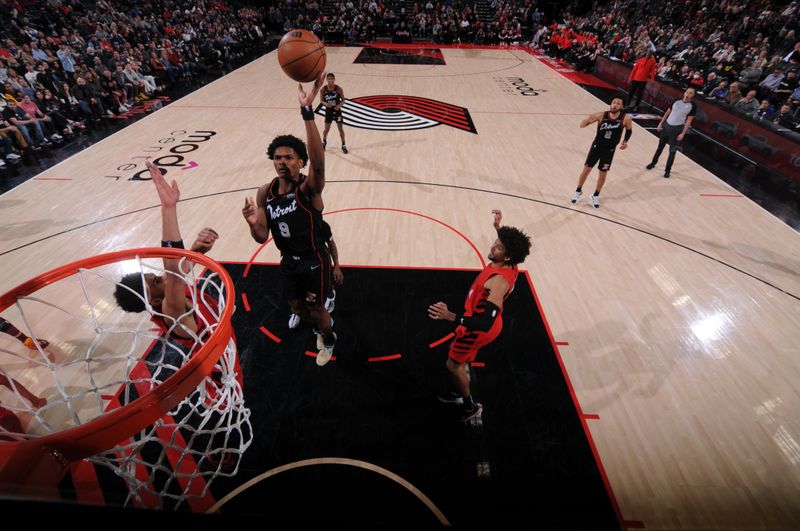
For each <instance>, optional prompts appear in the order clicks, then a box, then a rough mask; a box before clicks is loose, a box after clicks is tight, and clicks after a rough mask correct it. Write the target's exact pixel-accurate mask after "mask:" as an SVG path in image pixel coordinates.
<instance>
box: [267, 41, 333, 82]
mask: <svg viewBox="0 0 800 531" xmlns="http://www.w3.org/2000/svg"><path fill="white" fill-rule="evenodd" d="M326 62H327V56H326V55H325V45H324V44H322V41H320V40H319V39H318V38H317V36H316V35H314V34H313V33H311V32H310V31H307V30H304V29H293V30H292V31H290V32H289V33H287V34H286V35H284V36H283V38H282V39H281V42H280V44H278V63H280V65H281V68H283V71H284V72H286V75H287V76H289V77H290V78H292V79H294V80H295V81H299V82H301V83H307V82H309V81H314V80H315V79H316V78H317V76H318V75H319V73H320V72H322V71H323V70H325V63H326Z"/></svg>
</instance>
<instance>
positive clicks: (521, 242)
mask: <svg viewBox="0 0 800 531" xmlns="http://www.w3.org/2000/svg"><path fill="white" fill-rule="evenodd" d="M497 237H498V238H500V242H501V243H502V244H503V247H505V248H506V254H507V255H508V258H509V262H511V264H521V263H522V262H524V261H525V257H527V256H528V255H529V254H530V252H531V238H530V236H528V235H527V234H525V233H524V232H522V231H521V230H519V229H517V228H515V227H500V228H499V229H497Z"/></svg>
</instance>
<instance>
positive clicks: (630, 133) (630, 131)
mask: <svg viewBox="0 0 800 531" xmlns="http://www.w3.org/2000/svg"><path fill="white" fill-rule="evenodd" d="M631 136H633V129H625V140H623V142H625V143H626V144H627V143H628V140H630V139H631Z"/></svg>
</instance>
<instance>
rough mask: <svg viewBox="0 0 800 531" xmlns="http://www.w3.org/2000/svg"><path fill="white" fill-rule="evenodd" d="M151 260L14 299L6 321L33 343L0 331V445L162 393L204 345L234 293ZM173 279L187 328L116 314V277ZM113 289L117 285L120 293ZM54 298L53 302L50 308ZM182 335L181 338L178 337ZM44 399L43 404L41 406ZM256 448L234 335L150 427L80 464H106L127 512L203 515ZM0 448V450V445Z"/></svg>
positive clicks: (149, 311) (95, 271) (190, 269)
mask: <svg viewBox="0 0 800 531" xmlns="http://www.w3.org/2000/svg"><path fill="white" fill-rule="evenodd" d="M161 265H162V264H161V260H159V259H141V258H139V257H138V256H136V257H135V258H134V259H132V260H128V261H125V262H117V263H113V264H108V265H105V266H100V267H96V268H92V269H79V270H78V271H77V273H76V274H74V275H72V276H70V277H67V278H65V279H63V280H61V281H59V282H56V283H54V284H51V285H48V286H46V287H44V288H42V289H40V290H38V291H36V292H35V293H32V294H31V295H29V296H25V297H20V298H19V299H17V301H16V303H15V304H14V305H13V306H11V307H9V308H8V309H6V311H4V312H3V313H2V317H3V318H4V319H6V320H7V321H8V322H10V323H14V325H15V326H16V327H17V328H18V329H19V330H20V331H21V332H22V333H24V334H25V335H27V336H29V337H31V338H39V339H46V340H48V341H49V342H50V344H49V345H48V346H46V347H45V348H42V344H41V343H36V342H30V341H29V342H28V345H27V346H26V345H24V344H22V343H20V342H19V341H17V340H15V339H14V338H13V337H11V336H10V335H7V334H6V335H0V383H3V379H5V382H6V385H4V386H0V441H14V440H23V439H30V438H37V437H42V436H46V435H48V434H51V433H57V432H60V431H63V430H65V429H68V428H71V427H74V426H79V425H82V424H86V423H88V422H91V421H93V420H95V419H97V418H99V417H101V416H103V415H105V414H107V413H109V412H111V411H114V410H116V409H118V408H121V407H124V406H125V405H126V404H130V403H131V402H133V401H134V400H135V399H137V398H139V397H141V396H144V395H146V394H148V393H150V392H151V391H153V390H155V389H156V388H158V387H159V386H160V385H161V384H162V383H163V382H164V381H166V380H167V379H168V378H169V377H170V376H172V374H174V373H175V372H176V371H177V370H179V369H180V368H181V367H182V366H183V365H184V364H185V363H187V362H188V361H189V360H190V359H191V358H192V356H193V355H195V353H197V351H198V350H200V348H201V347H202V346H203V345H204V344H205V343H206V342H207V341H208V340H209V338H211V337H212V335H213V334H214V333H215V332H216V330H217V328H218V327H219V325H220V318H221V316H222V314H223V310H224V308H225V305H226V304H227V303H231V304H232V302H231V301H230V300H229V299H230V298H231V297H232V294H230V293H225V289H224V286H223V283H222V282H221V279H220V278H219V274H218V273H217V272H214V271H205V270H204V271H203V272H202V273H201V274H199V275H196V274H195V271H194V269H195V268H196V266H195V265H194V264H193V263H191V262H189V261H188V259H187V258H186V257H184V258H182V259H181V270H183V271H186V274H185V275H180V274H176V273H173V272H169V271H166V270H165V269H164V268H163V267H161ZM126 273H127V274H130V273H132V274H134V275H136V276H137V277H139V278H141V279H142V281H144V277H145V276H146V275H151V274H152V275H156V276H161V275H174V276H175V277H177V278H180V279H181V282H183V283H184V284H185V286H186V287H185V290H186V295H187V307H186V313H185V314H184V315H186V316H189V315H191V316H194V318H195V320H196V321H197V324H198V326H197V330H196V331H192V330H191V329H189V328H187V327H186V326H183V325H181V324H180V320H178V321H176V320H174V319H171V318H170V317H168V316H166V315H164V314H161V313H159V312H158V311H156V310H155V309H154V308H153V307H152V306H151V305H150V303H149V302H148V298H147V297H142V296H141V295H140V294H136V297H138V299H139V300H140V301H141V302H142V303H144V305H145V307H146V310H145V311H144V312H141V313H138V314H131V313H126V312H123V311H122V310H121V309H120V308H119V307H118V306H117V305H116V303H115V302H114V298H113V296H112V294H113V292H114V290H116V289H123V290H127V291H131V290H130V289H129V288H126V287H125V286H121V284H120V282H119V280H120V278H121V277H122V276H123V274H126ZM118 286H121V287H119V288H118ZM54 301H55V302H54ZM179 336H180V337H179ZM44 400H46V403H43V402H44ZM251 442H252V428H251V426H250V411H249V409H248V408H247V407H246V406H245V403H244V398H243V394H242V384H241V372H240V370H239V364H238V359H237V352H236V345H235V343H234V341H233V339H231V340H229V341H228V344H227V347H226V348H225V351H224V353H223V354H222V356H221V357H220V358H219V360H218V361H217V362H216V364H215V366H214V369H213V370H212V372H211V374H209V375H208V376H206V377H205V379H204V380H203V381H202V382H201V383H200V385H198V386H197V387H196V388H195V389H194V390H193V391H192V392H191V393H189V395H188V396H186V397H185V398H184V399H183V400H182V401H181V402H180V403H179V404H178V405H177V406H176V407H174V408H173V409H172V410H171V411H169V412H168V413H167V414H165V415H163V416H162V417H161V418H159V419H158V420H157V421H156V422H155V423H154V424H152V425H150V426H148V427H146V428H145V429H142V430H141V431H139V432H137V433H134V434H132V435H131V436H130V437H129V438H127V439H125V440H123V441H120V442H119V443H117V444H116V445H114V446H113V448H109V449H108V450H107V451H106V452H103V453H101V454H98V455H94V456H92V457H89V458H88V460H89V461H90V462H91V463H93V464H95V465H101V466H103V467H108V468H110V469H111V470H112V471H113V472H114V473H115V474H116V475H117V476H119V477H121V478H122V479H123V480H124V482H125V484H126V486H127V496H126V499H125V504H126V505H133V506H137V507H152V508H179V507H181V506H184V505H188V506H189V507H190V508H191V509H193V510H204V509H205V508H207V507H206V505H207V503H206V502H204V501H203V500H205V499H207V498H208V494H209V487H210V485H211V483H212V481H213V480H214V478H216V477H219V476H233V475H235V474H236V473H237V472H238V468H239V463H240V460H241V457H242V454H243V452H244V451H245V450H246V449H247V447H248V446H249V445H250V443H251ZM0 444H3V443H2V442H0Z"/></svg>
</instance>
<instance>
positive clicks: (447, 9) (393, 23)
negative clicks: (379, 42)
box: [267, 0, 543, 45]
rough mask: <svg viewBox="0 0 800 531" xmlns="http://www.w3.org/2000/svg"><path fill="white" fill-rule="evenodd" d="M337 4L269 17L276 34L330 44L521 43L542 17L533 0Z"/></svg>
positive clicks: (278, 9)
mask: <svg viewBox="0 0 800 531" xmlns="http://www.w3.org/2000/svg"><path fill="white" fill-rule="evenodd" d="M480 4H481V3H480V2H478V1H477V0H445V1H436V2H434V1H433V0H421V1H418V2H411V1H408V2H406V1H403V0H397V1H393V0H345V1H342V0H336V1H331V2H328V4H327V6H326V9H325V10H323V6H322V5H321V4H320V3H319V2H317V1H316V0H311V1H309V2H302V1H301V2H297V1H292V0H282V1H280V2H278V5H276V6H273V7H270V9H269V13H268V15H267V17H268V20H269V24H270V28H271V29H272V30H273V31H276V32H280V31H288V30H289V29H291V28H295V27H300V28H304V29H309V30H311V31H313V32H314V33H315V34H317V35H320V36H323V37H324V38H325V40H326V42H337V41H338V42H342V43H344V44H350V43H358V42H370V41H373V40H375V39H376V38H402V39H408V40H410V39H414V38H416V39H424V40H428V41H432V42H434V43H444V44H449V43H453V42H456V43H474V44H500V45H502V44H512V43H520V42H521V41H522V39H523V35H524V32H525V30H526V28H528V27H530V26H531V25H532V24H540V23H541V22H542V21H543V15H542V13H541V12H540V11H539V10H538V8H537V7H536V6H535V5H534V4H535V1H534V0H516V1H512V0H492V1H489V2H483V4H484V7H485V11H484V12H481V10H480Z"/></svg>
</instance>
